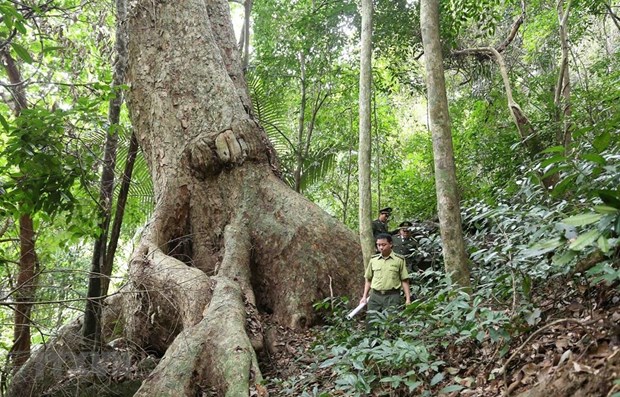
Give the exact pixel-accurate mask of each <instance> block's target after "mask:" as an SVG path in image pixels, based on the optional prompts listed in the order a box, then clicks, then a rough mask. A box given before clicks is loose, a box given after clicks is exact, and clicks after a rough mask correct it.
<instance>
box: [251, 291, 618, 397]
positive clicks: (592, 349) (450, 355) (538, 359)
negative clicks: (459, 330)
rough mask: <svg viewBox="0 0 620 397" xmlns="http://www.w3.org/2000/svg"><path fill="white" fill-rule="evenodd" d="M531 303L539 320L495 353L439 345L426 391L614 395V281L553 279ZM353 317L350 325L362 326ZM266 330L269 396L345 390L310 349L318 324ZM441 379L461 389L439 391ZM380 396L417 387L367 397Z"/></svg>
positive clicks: (527, 396)
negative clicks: (439, 375) (435, 371)
mask: <svg viewBox="0 0 620 397" xmlns="http://www.w3.org/2000/svg"><path fill="white" fill-rule="evenodd" d="M533 301H534V304H535V305H536V307H538V308H539V310H540V311H541V313H540V321H539V322H538V323H536V324H535V325H534V326H532V327H530V328H528V329H524V330H522V332H521V333H520V334H519V335H518V336H514V337H513V339H512V341H511V343H510V346H509V349H508V350H507V351H506V352H505V353H504V354H503V355H501V357H500V354H499V351H500V346H494V345H486V346H485V345H481V344H477V343H467V344H460V345H456V344H454V345H450V346H449V347H448V348H447V349H445V351H444V352H443V353H442V355H443V356H442V357H440V359H441V360H443V361H445V363H446V364H445V366H444V367H443V368H444V372H445V377H444V380H443V381H442V382H441V383H440V384H437V385H434V386H433V388H432V390H430V393H431V395H433V396H435V395H444V396H449V397H455V396H485V397H486V396H505V395H510V396H517V397H539V396H544V397H556V396H567V397H568V396H570V397H612V396H614V397H617V396H620V290H619V289H618V286H617V285H615V286H611V287H608V286H605V285H602V284H601V285H598V286H594V287H592V286H590V287H587V286H585V285H578V284H575V283H574V282H572V281H567V280H566V279H564V280H561V279H557V280H556V281H554V282H551V283H549V284H548V285H546V286H545V287H544V288H541V289H539V290H538V291H536V294H535V296H534V297H533ZM360 317H361V318H359V319H357V320H356V321H354V322H352V326H353V327H357V328H358V329H359V330H360V332H361V330H362V329H363V316H360ZM265 320H266V323H267V324H269V319H265ZM270 333H271V334H272V336H273V338H272V340H273V342H272V343H271V346H269V348H268V349H267V352H266V353H264V354H263V356H262V357H261V367H262V369H263V376H264V377H265V379H266V380H267V384H268V385H269V395H270V396H302V395H306V396H314V395H317V396H326V395H329V396H338V395H347V394H346V393H344V392H342V391H338V390H337V385H336V384H335V374H334V373H333V372H332V368H331V367H326V368H322V367H321V365H320V364H321V361H322V359H321V358H319V357H317V356H315V355H313V346H315V345H316V344H320V343H321V333H322V328H321V327H315V328H312V329H309V330H303V331H300V330H297V331H295V330H291V329H286V328H284V327H281V326H279V325H275V324H272V325H271V328H270ZM504 368H505V369H506V371H504V372H505V375H504V373H503V371H502V370H503V369H504ZM287 380H288V381H287ZM448 384H460V385H462V386H464V388H463V389H462V390H460V391H455V392H451V393H447V394H439V390H441V389H442V386H445V385H448ZM281 385H286V387H282V386H281ZM317 390H318V391H319V393H318V394H317V393H316V391H317ZM427 390H428V388H427ZM380 395H382V396H383V395H385V396H407V395H414V396H415V395H421V393H416V392H414V393H410V392H404V391H392V392H389V393H385V392H382V393H381V394H370V395H369V396H380Z"/></svg>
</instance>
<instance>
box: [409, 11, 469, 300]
mask: <svg viewBox="0 0 620 397" xmlns="http://www.w3.org/2000/svg"><path fill="white" fill-rule="evenodd" d="M420 25H421V26H420V27H421V32H422V43H423V45H424V58H425V64H426V75H427V76H426V87H427V90H428V113H429V119H430V128H431V134H432V137H433V156H434V161H435V187H436V190H437V210H438V215H439V227H440V232H441V240H442V247H443V256H444V263H445V268H446V273H448V274H451V275H452V280H453V281H454V282H455V283H456V284H457V285H459V286H461V287H464V288H467V289H468V288H469V287H470V282H469V268H468V266H467V253H466V252H465V243H464V241H463V230H462V226H461V210H460V205H459V194H458V185H457V181H456V165H455V163H454V150H453V147H452V131H451V126H450V115H449V113H448V98H447V95H446V82H445V76H444V67H443V55H442V52H441V42H440V40H439V1H438V0H422V1H421V2H420Z"/></svg>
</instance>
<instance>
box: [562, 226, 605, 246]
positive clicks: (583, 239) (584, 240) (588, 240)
mask: <svg viewBox="0 0 620 397" xmlns="http://www.w3.org/2000/svg"><path fill="white" fill-rule="evenodd" d="M600 235H601V232H599V231H598V230H596V229H593V230H588V231H587V232H585V233H584V234H582V235H581V236H579V237H577V239H576V240H575V241H573V242H572V243H571V244H570V245H569V246H568V248H569V249H572V250H573V251H581V250H582V249H584V248H585V247H587V246H589V245H591V244H592V243H593V242H594V241H595V240H596V239H597V238H598V237H599V236H600Z"/></svg>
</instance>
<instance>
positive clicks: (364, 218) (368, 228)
mask: <svg viewBox="0 0 620 397" xmlns="http://www.w3.org/2000/svg"><path fill="white" fill-rule="evenodd" d="M372 7H373V6H372V0H362V37H361V39H360V46H361V51H360V93H359V150H358V152H359V153H358V156H359V157H358V172H359V236H360V242H361V245H362V255H363V257H364V264H367V263H368V261H369V260H370V257H371V255H372V254H373V253H374V248H373V247H374V241H373V238H372V223H371V221H372V219H371V208H372V200H371V194H370V159H371V157H370V149H371V144H370V140H371V137H370V131H371V125H370V117H371V108H370V101H371V87H372V85H371V84H372V14H373V8H372Z"/></svg>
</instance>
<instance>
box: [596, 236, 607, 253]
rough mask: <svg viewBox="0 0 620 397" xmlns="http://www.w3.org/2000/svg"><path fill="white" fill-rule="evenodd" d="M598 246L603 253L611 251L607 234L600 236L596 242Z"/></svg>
mask: <svg viewBox="0 0 620 397" xmlns="http://www.w3.org/2000/svg"><path fill="white" fill-rule="evenodd" d="M596 245H598V248H599V249H600V250H601V251H603V253H608V252H609V240H607V238H606V237H605V236H600V237H599V238H598V240H597V242H596Z"/></svg>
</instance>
